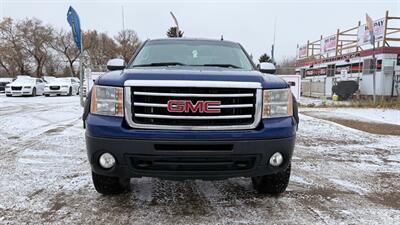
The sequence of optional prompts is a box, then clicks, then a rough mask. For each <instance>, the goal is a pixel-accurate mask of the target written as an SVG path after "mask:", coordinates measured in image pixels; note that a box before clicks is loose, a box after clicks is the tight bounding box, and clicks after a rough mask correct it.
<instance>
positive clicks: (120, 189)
mask: <svg viewBox="0 0 400 225" xmlns="http://www.w3.org/2000/svg"><path fill="white" fill-rule="evenodd" d="M92 180H93V184H94V188H95V189H96V191H97V192H99V193H100V194H103V195H115V194H121V193H124V192H126V191H128V190H129V181H130V179H129V178H128V179H123V180H121V179H120V178H118V177H109V176H104V175H100V174H97V173H95V172H92Z"/></svg>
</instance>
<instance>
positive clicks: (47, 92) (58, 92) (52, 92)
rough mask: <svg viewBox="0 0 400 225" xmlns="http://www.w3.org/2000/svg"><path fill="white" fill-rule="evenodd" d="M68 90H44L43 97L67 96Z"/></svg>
mask: <svg viewBox="0 0 400 225" xmlns="http://www.w3.org/2000/svg"><path fill="white" fill-rule="evenodd" d="M68 92H69V89H64V88H61V89H59V90H50V89H48V88H45V89H44V94H45V95H68Z"/></svg>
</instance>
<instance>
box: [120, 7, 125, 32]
mask: <svg viewBox="0 0 400 225" xmlns="http://www.w3.org/2000/svg"><path fill="white" fill-rule="evenodd" d="M121 10H122V30H123V31H124V30H125V14H124V6H123V5H122V6H121Z"/></svg>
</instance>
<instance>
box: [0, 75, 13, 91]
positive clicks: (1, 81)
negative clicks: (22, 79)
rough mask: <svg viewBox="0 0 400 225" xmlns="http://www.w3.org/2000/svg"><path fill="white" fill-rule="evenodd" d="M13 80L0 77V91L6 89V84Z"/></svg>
mask: <svg viewBox="0 0 400 225" xmlns="http://www.w3.org/2000/svg"><path fill="white" fill-rule="evenodd" d="M12 81H13V79H12V78H8V77H7V78H0V93H2V92H5V91H6V85H7V84H9V83H11V82H12Z"/></svg>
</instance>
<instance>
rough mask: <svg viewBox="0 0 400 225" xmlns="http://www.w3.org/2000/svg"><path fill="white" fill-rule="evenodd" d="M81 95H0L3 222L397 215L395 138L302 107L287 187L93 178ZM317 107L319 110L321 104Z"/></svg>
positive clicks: (333, 219)
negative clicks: (280, 190) (105, 190)
mask: <svg viewBox="0 0 400 225" xmlns="http://www.w3.org/2000/svg"><path fill="white" fill-rule="evenodd" d="M81 110H82V109H81V107H80V106H79V98H78V97H76V96H73V97H54V98H44V97H35V98H6V97H4V95H0V153H1V154H2V156H1V157H0V224H88V223H89V224H90V223H93V224H94V223H95V224H399V223H400V222H399V221H400V192H399V190H400V182H399V180H400V141H399V137H398V136H391V135H380V134H370V133H367V132H363V131H360V130H356V129H352V128H349V127H346V126H343V125H340V124H337V123H334V122H332V121H327V120H324V119H318V118H315V117H312V116H307V115H301V116H300V119H301V125H300V128H299V132H298V139H297V144H296V149H295V154H294V159H293V165H292V176H291V180H290V184H289V187H288V189H287V192H285V193H284V194H282V195H281V196H279V197H270V196H262V195H259V194H257V193H256V192H255V191H254V190H253V189H252V187H251V182H250V179H249V178H235V179H229V180H222V181H212V182H211V181H201V180H195V181H184V182H175V181H165V180H159V179H153V178H141V179H132V180H131V186H132V189H133V190H132V192H130V193H126V194H123V195H120V196H112V197H104V196H102V195H100V194H98V193H97V192H96V191H95V190H94V188H93V186H92V182H91V176H90V167H89V164H88V161H87V156H86V152H85V142H84V130H83V129H82V122H81V120H80V115H81ZM319 110H323V109H319Z"/></svg>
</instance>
